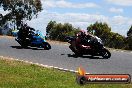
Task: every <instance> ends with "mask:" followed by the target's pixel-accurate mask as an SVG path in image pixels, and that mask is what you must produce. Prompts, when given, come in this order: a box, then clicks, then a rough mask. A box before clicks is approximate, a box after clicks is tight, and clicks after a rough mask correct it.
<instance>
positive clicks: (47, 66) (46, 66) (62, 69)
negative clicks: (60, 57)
mask: <svg viewBox="0 0 132 88" xmlns="http://www.w3.org/2000/svg"><path fill="white" fill-rule="evenodd" d="M0 58H3V59H10V60H15V61H21V62H25V63H29V64H35V65H37V66H42V67H45V68H54V69H58V70H61V71H67V72H73V73H78V71H75V70H69V69H64V68H59V67H54V66H49V65H44V64H39V63H33V62H30V61H27V60H19V59H14V58H8V57H4V56H0ZM86 74H90V73H86Z"/></svg>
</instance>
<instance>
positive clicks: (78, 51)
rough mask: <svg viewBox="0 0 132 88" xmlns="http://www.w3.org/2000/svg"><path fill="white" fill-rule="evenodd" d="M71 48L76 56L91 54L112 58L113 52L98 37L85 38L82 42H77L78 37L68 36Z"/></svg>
mask: <svg viewBox="0 0 132 88" xmlns="http://www.w3.org/2000/svg"><path fill="white" fill-rule="evenodd" d="M66 40H67V41H68V43H70V46H69V48H70V49H71V50H72V51H73V52H74V53H75V55H76V56H83V55H91V56H102V57H103V58H106V59H108V58H110V57H111V53H110V52H109V50H108V49H106V48H105V47H104V46H103V43H102V40H101V39H100V38H98V37H91V38H87V37H85V38H83V41H81V43H80V44H78V42H77V37H75V36H73V37H66Z"/></svg>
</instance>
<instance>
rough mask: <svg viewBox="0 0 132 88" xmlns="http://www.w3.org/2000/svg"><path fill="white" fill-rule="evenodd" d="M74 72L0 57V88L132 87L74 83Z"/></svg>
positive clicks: (131, 86) (130, 86)
mask: <svg viewBox="0 0 132 88" xmlns="http://www.w3.org/2000/svg"><path fill="white" fill-rule="evenodd" d="M75 79H76V74H74V73H70V72H64V71H60V70H57V69H52V68H44V67H40V66H37V65H33V64H27V63H24V62H20V61H14V60H7V59H0V88H132V84H87V85H84V86H80V85H78V84H77V83H76V81H75Z"/></svg>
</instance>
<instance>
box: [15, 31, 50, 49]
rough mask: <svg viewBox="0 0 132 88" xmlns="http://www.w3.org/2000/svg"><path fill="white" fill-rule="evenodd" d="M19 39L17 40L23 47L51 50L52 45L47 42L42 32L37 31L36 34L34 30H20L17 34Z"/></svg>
mask: <svg viewBox="0 0 132 88" xmlns="http://www.w3.org/2000/svg"><path fill="white" fill-rule="evenodd" d="M17 35H18V36H17V37H16V38H15V40H16V41H17V42H18V43H19V44H20V45H21V47H23V48H26V47H37V48H43V49H46V50H49V49H51V45H50V44H49V43H48V42H46V40H45V36H43V35H42V33H41V32H39V31H37V32H36V33H35V32H34V30H30V31H29V30H28V31H27V30H26V31H24V30H19V31H18V33H17Z"/></svg>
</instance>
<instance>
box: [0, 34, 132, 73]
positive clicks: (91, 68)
mask: <svg viewBox="0 0 132 88" xmlns="http://www.w3.org/2000/svg"><path fill="white" fill-rule="evenodd" d="M51 46H52V49H51V50H42V49H35V48H28V49H22V48H21V47H20V45H19V44H18V43H17V42H16V41H15V40H14V38H7V37H0V56H4V57H12V58H17V59H19V60H26V61H30V62H33V63H40V64H44V65H49V66H56V67H60V68H64V69H70V70H77V68H78V67H79V66H81V67H83V68H84V69H85V70H86V72H88V73H93V74H96V73H97V74H107V73H108V74H111V73H112V74H130V75H132V52H130V51H113V50H112V51H110V52H111V54H112V56H111V58H109V59H103V58H101V57H94V58H92V57H90V56H83V57H75V56H74V55H73V52H72V51H71V50H70V49H69V48H68V45H66V44H57V43H51Z"/></svg>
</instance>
